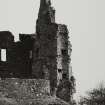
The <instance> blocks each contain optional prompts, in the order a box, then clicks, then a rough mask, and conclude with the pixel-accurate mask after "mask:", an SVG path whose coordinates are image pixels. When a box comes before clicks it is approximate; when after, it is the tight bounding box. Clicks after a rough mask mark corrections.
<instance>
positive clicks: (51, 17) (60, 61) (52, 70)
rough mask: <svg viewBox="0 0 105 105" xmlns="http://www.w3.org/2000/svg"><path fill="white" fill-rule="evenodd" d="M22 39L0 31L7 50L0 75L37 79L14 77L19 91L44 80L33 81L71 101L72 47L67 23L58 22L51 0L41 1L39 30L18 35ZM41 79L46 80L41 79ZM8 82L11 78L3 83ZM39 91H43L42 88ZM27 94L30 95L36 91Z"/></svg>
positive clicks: (2, 46)
mask: <svg viewBox="0 0 105 105" xmlns="http://www.w3.org/2000/svg"><path fill="white" fill-rule="evenodd" d="M19 39H20V41H18V42H14V37H13V35H12V34H11V33H10V32H8V31H6V32H0V48H1V49H6V57H7V60H6V61H5V62H4V61H0V76H1V77H2V78H7V77H12V78H31V79H32V78H34V80H24V79H21V80H20V79H15V81H14V84H15V82H16V83H17V84H18V85H19V87H21V89H20V91H22V90H24V89H23V88H22V86H23V87H25V88H26V90H27V91H30V89H28V88H31V87H32V86H33V85H32V84H30V82H35V83H38V84H40V83H41V84H42V85H38V86H39V87H37V86H36V85H35V83H34V87H35V88H37V89H39V90H40V88H41V89H42V88H43V89H45V88H46V87H47V88H48V90H47V91H48V92H47V93H48V94H50V95H51V96H57V97H59V98H61V99H63V100H64V101H67V102H69V101H70V99H71V96H72V95H73V89H74V80H73V76H72V68H71V59H70V56H71V51H72V46H71V44H70V41H69V36H68V29H67V26H66V25H64V24H57V23H56V22H55V10H54V8H53V7H51V2H50V0H40V9H39V13H38V19H37V21H36V33H35V34H19ZM0 53H1V51H0ZM0 55H1V54H0ZM0 58H1V57H0ZM40 79H41V80H42V82H43V83H42V82H41V81H39V80H40ZM6 81H7V82H8V81H9V79H6V80H5V81H2V82H4V83H5V82H6ZM19 81H21V82H22V83H21V84H20V82H19ZM46 81H47V82H46ZM12 82H13V80H11V83H12ZM26 85H27V86H26ZM28 85H30V86H29V87H28ZM45 85H46V86H45ZM36 91H37V92H38V94H40V91H38V90H36ZM34 92H35V91H34ZM22 94H24V93H22ZM25 94H26V95H27V94H30V96H31V95H32V94H33V93H32V92H30V93H25ZM34 94H35V93H34ZM44 94H45V93H44ZM45 95H46V94H45Z"/></svg>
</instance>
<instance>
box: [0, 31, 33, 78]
mask: <svg viewBox="0 0 105 105" xmlns="http://www.w3.org/2000/svg"><path fill="white" fill-rule="evenodd" d="M19 37H20V41H18V42H14V36H13V35H12V33H11V32H9V31H3V32H0V49H1V50H2V49H5V50H6V61H0V76H1V77H21V78H26V77H30V76H31V74H32V49H33V42H34V38H33V35H32V34H31V35H26V34H20V35H19ZM0 53H1V51H0ZM0 58H1V57H0Z"/></svg>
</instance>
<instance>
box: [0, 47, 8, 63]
mask: <svg viewBox="0 0 105 105" xmlns="http://www.w3.org/2000/svg"><path fill="white" fill-rule="evenodd" d="M6 60H7V58H6V49H1V61H4V62H5V61H6Z"/></svg>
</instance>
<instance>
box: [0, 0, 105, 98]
mask: <svg viewBox="0 0 105 105" xmlns="http://www.w3.org/2000/svg"><path fill="white" fill-rule="evenodd" d="M52 3H53V4H52V5H53V6H54V7H55V9H56V21H57V22H58V23H63V24H66V25H68V29H69V35H70V38H71V41H72V45H73V52H72V62H73V64H72V66H73V74H74V76H75V78H76V82H77V87H76V88H77V94H76V95H77V96H80V95H84V93H85V91H87V90H88V89H90V88H94V87H96V86H97V84H98V83H99V82H101V81H104V80H105V0H52ZM38 8H39V0H0V30H10V31H12V32H13V34H15V37H16V38H15V39H17V36H18V33H34V32H35V22H36V19H37V14H38Z"/></svg>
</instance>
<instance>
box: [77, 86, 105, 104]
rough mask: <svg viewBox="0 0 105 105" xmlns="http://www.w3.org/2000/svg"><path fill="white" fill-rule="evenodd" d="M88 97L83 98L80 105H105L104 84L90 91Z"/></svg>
mask: <svg viewBox="0 0 105 105" xmlns="http://www.w3.org/2000/svg"><path fill="white" fill-rule="evenodd" d="M87 95H88V96H87V97H81V99H80V102H79V104H80V105H105V86H104V85H103V84H100V85H99V87H98V88H94V89H93V90H91V91H89V92H88V93H87Z"/></svg>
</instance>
